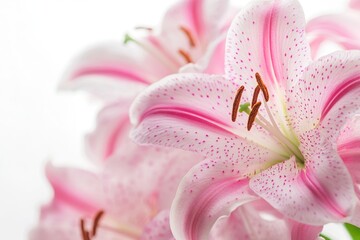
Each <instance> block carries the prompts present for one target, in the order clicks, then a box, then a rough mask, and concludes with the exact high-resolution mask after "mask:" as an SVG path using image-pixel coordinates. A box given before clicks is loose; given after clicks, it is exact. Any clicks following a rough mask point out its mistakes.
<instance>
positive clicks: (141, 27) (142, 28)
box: [135, 26, 153, 32]
mask: <svg viewBox="0 0 360 240" xmlns="http://www.w3.org/2000/svg"><path fill="white" fill-rule="evenodd" d="M135 29H136V30H147V31H149V32H151V31H152V30H153V29H152V28H151V27H145V26H137V27H135Z"/></svg>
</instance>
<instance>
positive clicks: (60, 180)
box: [42, 163, 104, 216]
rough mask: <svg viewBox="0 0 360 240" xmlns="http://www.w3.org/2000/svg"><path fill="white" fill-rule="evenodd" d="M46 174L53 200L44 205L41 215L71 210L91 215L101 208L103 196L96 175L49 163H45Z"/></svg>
mask: <svg viewBox="0 0 360 240" xmlns="http://www.w3.org/2000/svg"><path fill="white" fill-rule="evenodd" d="M45 171H46V176H47V178H48V180H49V182H50V184H51V186H52V188H53V190H54V200H53V202H52V204H51V205H50V206H49V207H44V208H43V210H42V216H45V215H47V214H48V212H50V213H52V212H53V211H67V210H66V209H69V208H70V209H71V211H74V212H79V213H83V214H84V215H86V216H88V215H92V214H93V213H95V212H97V211H98V210H99V209H101V208H102V206H103V204H104V198H103V197H104V196H103V195H102V194H101V182H100V179H99V177H98V176H97V175H95V174H94V173H91V172H87V171H85V170H81V169H75V168H57V167H54V166H52V164H51V163H48V164H47V165H46V170H45Z"/></svg>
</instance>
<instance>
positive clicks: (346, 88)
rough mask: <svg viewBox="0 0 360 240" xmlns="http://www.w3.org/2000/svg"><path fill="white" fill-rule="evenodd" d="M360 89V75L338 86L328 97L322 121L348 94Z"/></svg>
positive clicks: (322, 113)
mask: <svg viewBox="0 0 360 240" xmlns="http://www.w3.org/2000/svg"><path fill="white" fill-rule="evenodd" d="M359 87H360V75H359V76H355V77H353V78H349V79H347V80H345V81H343V82H342V84H340V85H338V86H337V87H336V88H335V89H334V90H333V91H332V93H331V94H330V96H329V97H328V99H327V101H326V103H325V105H324V107H323V110H322V112H321V117H320V121H322V120H323V119H324V118H325V117H326V115H327V114H328V113H329V111H330V110H331V109H332V107H333V106H334V105H335V104H336V103H337V102H338V101H339V100H341V98H343V97H344V96H345V95H346V94H347V93H348V92H350V91H352V90H354V89H355V88H359Z"/></svg>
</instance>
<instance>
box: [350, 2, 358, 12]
mask: <svg viewBox="0 0 360 240" xmlns="http://www.w3.org/2000/svg"><path fill="white" fill-rule="evenodd" d="M349 6H350V7H351V8H353V9H358V10H360V1H359V0H350V4H349Z"/></svg>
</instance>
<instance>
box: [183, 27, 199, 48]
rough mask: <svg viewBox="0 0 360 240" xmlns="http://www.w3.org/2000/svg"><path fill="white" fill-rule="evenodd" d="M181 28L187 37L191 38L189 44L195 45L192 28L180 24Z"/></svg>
mask: <svg viewBox="0 0 360 240" xmlns="http://www.w3.org/2000/svg"><path fill="white" fill-rule="evenodd" d="M180 30H181V31H183V32H184V33H185V35H186V37H187V38H188V39H189V44H190V46H191V47H195V46H196V45H195V38H194V36H193V35H192V34H191V32H190V30H189V29H188V28H186V27H184V26H180Z"/></svg>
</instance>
